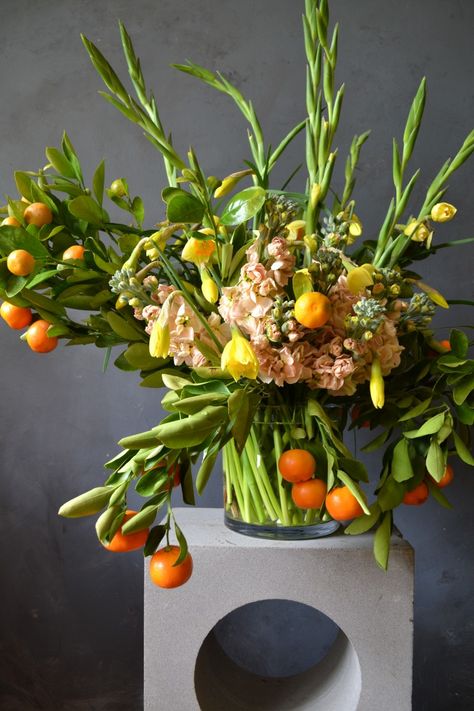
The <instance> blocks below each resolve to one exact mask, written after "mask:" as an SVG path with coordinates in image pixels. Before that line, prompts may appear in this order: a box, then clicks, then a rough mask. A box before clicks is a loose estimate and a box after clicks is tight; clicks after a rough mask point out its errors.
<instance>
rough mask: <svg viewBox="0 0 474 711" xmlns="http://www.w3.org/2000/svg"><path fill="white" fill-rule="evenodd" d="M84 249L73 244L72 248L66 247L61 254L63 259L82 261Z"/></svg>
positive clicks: (79, 245)
mask: <svg viewBox="0 0 474 711" xmlns="http://www.w3.org/2000/svg"><path fill="white" fill-rule="evenodd" d="M85 251H86V250H85V247H83V246H82V245H81V244H73V245H72V247H68V248H67V249H66V251H65V252H64V254H63V259H64V261H66V260H67V259H84V252H85Z"/></svg>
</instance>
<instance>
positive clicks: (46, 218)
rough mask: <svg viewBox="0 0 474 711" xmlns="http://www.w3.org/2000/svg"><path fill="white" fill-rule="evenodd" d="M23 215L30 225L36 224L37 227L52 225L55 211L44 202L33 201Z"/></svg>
mask: <svg viewBox="0 0 474 711" xmlns="http://www.w3.org/2000/svg"><path fill="white" fill-rule="evenodd" d="M23 216H24V218H25V222H26V223H27V224H28V225H36V227H43V225H50V224H51V222H52V221H53V213H52V212H51V210H50V209H49V207H48V206H47V205H45V204H44V202H32V203H31V205H28V207H27V208H26V210H25V212H24V213H23Z"/></svg>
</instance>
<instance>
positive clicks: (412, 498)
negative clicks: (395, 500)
mask: <svg viewBox="0 0 474 711" xmlns="http://www.w3.org/2000/svg"><path fill="white" fill-rule="evenodd" d="M427 476H428V478H429V481H430V482H432V483H433V484H434V485H435V486H437V487H438V488H439V489H444V487H445V486H448V485H449V484H451V482H452V480H453V479H454V469H453V468H452V466H451V464H448V465H447V466H446V469H445V470H444V474H443V476H442V477H441V479H440V480H439V481H436V480H435V479H433V477H432V476H431V475H430V474H428V475H427ZM429 495H430V490H429V488H428V484H427V483H426V481H422V482H421V483H420V484H417V486H415V487H414V488H413V489H411V490H410V491H406V492H405V494H404V496H403V503H404V504H408V506H421V504H424V503H425V501H426V500H427V499H428V496H429Z"/></svg>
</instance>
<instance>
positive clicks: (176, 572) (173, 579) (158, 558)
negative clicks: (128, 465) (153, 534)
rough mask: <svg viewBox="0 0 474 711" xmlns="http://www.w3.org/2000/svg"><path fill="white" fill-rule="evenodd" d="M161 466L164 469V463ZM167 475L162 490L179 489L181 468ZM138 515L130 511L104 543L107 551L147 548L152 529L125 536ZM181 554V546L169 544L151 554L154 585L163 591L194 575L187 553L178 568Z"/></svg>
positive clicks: (151, 572)
mask: <svg viewBox="0 0 474 711" xmlns="http://www.w3.org/2000/svg"><path fill="white" fill-rule="evenodd" d="M159 466H162V464H161V465H159ZM144 473H145V472H144ZM168 475H169V477H168V479H169V480H168V482H167V483H165V485H164V487H163V488H165V489H167V490H170V489H172V488H175V487H177V486H179V484H180V483H181V474H180V470H179V465H174V464H173V465H172V466H171V467H170V468H169V469H168ZM137 513H138V512H137V511H132V510H130V509H127V511H126V512H125V516H124V518H123V521H122V526H120V528H119V530H118V531H117V532H116V533H115V534H114V536H113V538H112V539H111V541H110V542H109V543H105V544H104V548H106V549H107V550H108V551H112V552H113V553H128V552H129V551H134V550H138V549H139V548H143V547H144V545H145V543H146V541H147V538H148V534H149V533H150V529H149V528H145V529H143V530H142V531H137V532H136V533H128V534H124V533H122V527H123V526H124V525H125V524H126V523H127V521H130V519H131V518H133V517H134V516H136V515H137ZM179 554H180V548H179V546H171V545H166V546H164V547H163V548H159V549H158V550H157V551H156V553H154V554H153V555H152V557H151V559H150V578H151V580H152V582H153V583H154V584H155V585H157V586H158V587H160V588H177V587H179V586H180V585H184V583H186V582H187V581H188V580H189V578H190V577H191V575H192V572H193V559H192V557H191V554H190V553H187V554H186V556H185V558H184V560H183V561H181V563H178V565H175V563H176V561H177V560H178V557H179Z"/></svg>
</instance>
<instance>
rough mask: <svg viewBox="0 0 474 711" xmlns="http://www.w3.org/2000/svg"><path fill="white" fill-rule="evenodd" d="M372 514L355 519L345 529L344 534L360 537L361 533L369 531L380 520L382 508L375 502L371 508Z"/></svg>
mask: <svg viewBox="0 0 474 711" xmlns="http://www.w3.org/2000/svg"><path fill="white" fill-rule="evenodd" d="M369 510H370V514H369V515H368V516H367V515H366V516H359V517H358V518H355V519H354V520H353V521H352V523H350V524H349V525H348V526H347V527H346V528H345V529H344V533H346V534H348V535H349V536H358V535H359V534H361V533H366V532H367V531H369V530H370V529H371V528H372V527H373V526H375V524H376V523H377V521H378V520H379V518H380V508H379V505H378V503H377V502H376V501H375V502H374V503H373V504H372V505H371V506H370V507H369Z"/></svg>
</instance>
